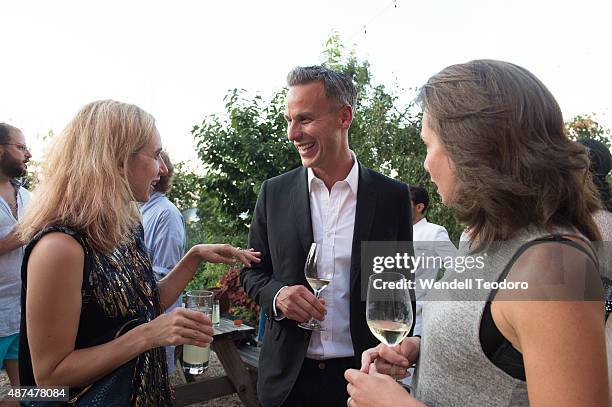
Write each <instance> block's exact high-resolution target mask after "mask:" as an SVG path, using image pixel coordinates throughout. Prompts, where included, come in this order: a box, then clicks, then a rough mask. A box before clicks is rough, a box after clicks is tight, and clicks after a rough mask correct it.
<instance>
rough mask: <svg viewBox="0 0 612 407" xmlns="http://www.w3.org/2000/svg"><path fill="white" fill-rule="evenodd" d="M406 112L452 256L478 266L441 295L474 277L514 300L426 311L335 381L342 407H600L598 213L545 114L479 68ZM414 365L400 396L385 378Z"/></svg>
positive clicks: (496, 66) (496, 297) (460, 301)
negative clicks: (446, 222) (415, 112)
mask: <svg viewBox="0 0 612 407" xmlns="http://www.w3.org/2000/svg"><path fill="white" fill-rule="evenodd" d="M418 100H419V102H420V104H421V107H422V109H423V122H422V131H421V138H422V139H423V141H424V143H425V145H426V147H427V157H426V158H425V162H424V167H425V169H426V170H427V172H428V173H429V174H430V176H431V179H432V182H433V183H434V184H436V186H437V189H438V193H439V194H440V196H441V198H442V203H443V204H445V205H447V206H449V207H451V208H452V209H453V212H454V214H455V216H456V218H457V220H458V221H459V222H461V223H463V224H465V225H466V226H467V227H468V228H469V231H470V232H469V246H464V247H463V249H462V251H461V252H460V253H459V254H460V255H462V256H466V255H481V256H482V261H483V264H482V265H476V264H475V265H473V267H468V268H466V269H465V270H464V271H463V272H462V273H458V272H455V273H453V274H452V275H448V276H447V275H445V276H444V277H443V278H442V282H449V283H450V282H451V280H454V279H457V280H458V281H461V282H463V281H468V280H472V281H473V280H474V279H477V278H483V277H486V278H487V281H490V282H496V283H500V282H502V281H510V282H515V283H521V286H522V287H521V289H519V290H512V289H504V288H500V289H497V288H496V286H495V285H492V284H491V285H489V286H488V287H483V288H482V289H480V290H478V291H475V290H472V291H467V290H463V291H462V290H449V291H448V292H446V293H444V294H443V299H452V301H448V300H447V301H426V302H425V303H424V305H423V314H422V315H423V329H422V338H418V337H408V338H406V339H405V340H404V341H403V342H402V343H401V344H400V345H398V346H396V347H393V348H390V347H386V346H384V345H379V346H378V347H376V348H373V349H370V350H368V351H366V352H364V354H363V355H362V367H361V371H357V370H349V371H347V372H346V374H345V377H346V378H347V380H348V381H349V385H348V391H349V394H350V396H351V398H350V399H349V400H348V403H347V404H348V407H361V406H404V407H406V406H457V405H471V406H482V405H487V406H532V407H540V406H558V407H563V406H567V407H574V406H581V407H600V406H604V405H606V404H607V403H608V375H607V373H608V372H607V368H606V347H605V339H604V303H603V289H602V285H601V279H600V278H599V272H598V269H597V267H598V263H599V261H598V258H597V253H596V251H595V249H594V247H593V244H592V243H591V242H592V241H598V240H601V235H600V233H599V230H598V228H597V226H596V224H595V222H594V221H593V214H594V213H595V211H596V210H598V209H599V208H600V202H599V200H598V199H597V196H596V191H595V186H594V185H593V184H592V182H591V181H590V178H589V177H588V170H589V160H588V156H587V154H586V151H585V150H584V148H582V147H581V146H578V145H577V144H576V143H574V142H572V141H571V140H569V139H568V137H567V135H566V133H565V126H564V122H563V116H562V114H561V109H560V108H559V105H558V104H557V102H556V101H555V99H554V97H553V96H552V94H551V93H550V91H549V90H548V89H547V88H546V87H545V86H544V84H542V82H540V81H539V80H538V79H537V78H536V77H535V76H534V75H533V74H532V73H531V72H529V71H528V70H526V69H524V68H522V67H519V66H517V65H514V64H511V63H508V62H502V61H493V60H476V61H471V62H467V63H464V64H458V65H452V66H449V67H447V68H445V69H443V70H442V71H441V72H439V73H438V74H436V75H434V76H433V77H432V78H430V79H429V81H428V82H427V83H426V84H425V86H423V88H422V89H421V91H420V94H419V99H418ZM485 255H486V256H485ZM456 271H457V270H456ZM525 284H526V285H525ZM417 359H418V366H417V370H416V372H415V380H414V382H415V386H414V392H413V393H412V394H408V393H407V392H405V391H404V389H403V388H402V387H401V386H400V385H399V384H397V383H396V382H395V380H393V378H392V377H391V376H389V375H393V376H396V377H403V376H405V374H406V368H407V367H409V366H410V365H411V363H413V362H415V361H417ZM388 374H389V375H388Z"/></svg>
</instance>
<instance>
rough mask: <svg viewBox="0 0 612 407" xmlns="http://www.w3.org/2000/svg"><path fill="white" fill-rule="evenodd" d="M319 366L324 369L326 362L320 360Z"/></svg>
mask: <svg viewBox="0 0 612 407" xmlns="http://www.w3.org/2000/svg"><path fill="white" fill-rule="evenodd" d="M318 367H319V369H321V370H324V369H325V362H319V365H318Z"/></svg>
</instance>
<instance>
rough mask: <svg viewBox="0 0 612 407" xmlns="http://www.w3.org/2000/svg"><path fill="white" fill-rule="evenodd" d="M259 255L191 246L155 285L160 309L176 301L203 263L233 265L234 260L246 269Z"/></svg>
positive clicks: (221, 246) (219, 246) (223, 247)
mask: <svg viewBox="0 0 612 407" xmlns="http://www.w3.org/2000/svg"><path fill="white" fill-rule="evenodd" d="M259 255H260V253H259V252H253V251H248V250H238V249H237V248H235V247H233V246H230V245H228V244H199V245H196V246H193V247H192V248H191V249H189V251H188V252H187V254H186V255H185V256H184V257H183V258H182V259H181V260H180V261H179V262H178V264H177V265H176V266H175V267H174V269H172V271H171V272H170V273H168V275H167V276H166V277H164V278H162V279H161V280H160V281H159V282H158V283H157V287H158V289H159V298H160V302H161V306H162V308H164V309H166V308H168V307H169V306H170V305H172V304H173V303H174V302H175V301H176V299H177V298H178V296H179V295H180V294H181V292H183V290H184V289H185V287H186V286H187V283H189V281H190V280H191V279H192V278H193V275H194V274H195V272H196V270H197V268H198V266H199V265H200V263H202V262H203V261H207V262H209V263H225V264H235V263H236V259H238V260H239V261H241V262H242V263H243V264H245V265H246V266H247V267H250V266H251V262H256V263H257V262H259Z"/></svg>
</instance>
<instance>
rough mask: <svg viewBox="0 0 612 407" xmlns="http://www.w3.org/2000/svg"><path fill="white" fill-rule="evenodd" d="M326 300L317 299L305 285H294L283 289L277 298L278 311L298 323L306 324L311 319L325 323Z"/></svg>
mask: <svg viewBox="0 0 612 407" xmlns="http://www.w3.org/2000/svg"><path fill="white" fill-rule="evenodd" d="M324 305H325V300H323V299H321V300H319V299H317V297H315V296H314V294H313V293H311V292H310V291H308V289H307V288H306V287H304V286H303V285H292V286H289V287H285V288H282V289H281V291H280V292H279V293H278V296H277V297H276V304H275V306H276V310H277V311H279V312H282V313H283V315H284V316H285V317H286V318H289V319H292V320H294V321H298V322H306V321H308V320H309V319H310V318H314V319H317V320H319V321H323V319H325V314H326V313H327V311H326V310H325V307H324Z"/></svg>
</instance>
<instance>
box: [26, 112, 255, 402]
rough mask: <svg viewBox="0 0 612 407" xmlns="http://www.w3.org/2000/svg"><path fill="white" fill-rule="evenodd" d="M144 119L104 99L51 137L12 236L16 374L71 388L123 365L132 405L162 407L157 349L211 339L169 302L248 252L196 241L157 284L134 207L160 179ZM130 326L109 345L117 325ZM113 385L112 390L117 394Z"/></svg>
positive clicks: (206, 325)
mask: <svg viewBox="0 0 612 407" xmlns="http://www.w3.org/2000/svg"><path fill="white" fill-rule="evenodd" d="M161 149H162V147H161V139H160V136H159V133H158V131H157V129H156V127H155V120H154V118H153V117H152V116H151V115H150V114H148V113H146V112H145V111H143V110H142V109H140V108H139V107H137V106H134V105H130V104H126V103H121V102H117V101H112V100H103V101H97V102H93V103H90V104H88V105H86V106H85V107H83V109H81V111H79V112H78V113H77V115H76V116H75V117H74V118H73V119H72V121H71V122H70V123H69V124H68V126H67V127H66V128H65V130H64V131H63V132H62V133H61V134H60V135H59V136H58V137H57V138H56V139H55V140H54V141H53V145H52V147H51V150H50V153H49V156H48V159H47V163H46V166H45V169H44V176H43V179H42V181H41V183H40V187H39V188H38V189H37V190H36V191H35V192H34V193H35V199H34V201H33V202H32V205H31V206H30V207H29V210H28V211H27V213H26V214H25V216H24V217H23V219H22V221H21V224H20V229H19V233H20V234H21V235H22V237H23V238H24V239H25V241H29V242H30V243H29V244H28V246H27V248H26V251H25V256H24V262H23V267H22V284H23V289H22V291H23V293H25V295H22V320H21V343H20V345H21V352H20V355H19V359H20V368H21V371H20V379H21V384H22V385H24V386H60V385H62V386H69V387H70V389H71V396H73V395H75V394H78V393H80V390H81V388H84V387H86V386H88V385H90V384H93V383H95V382H96V381H98V380H100V379H101V378H104V377H108V376H107V375H109V374H111V375H112V374H113V372H116V371H117V369H118V368H119V367H121V366H125V365H126V363H127V362H130V361H131V362H134V363H133V366H134V367H133V369H134V371H133V372H131V373H130V375H129V377H131V378H132V380H131V383H129V386H128V387H127V392H128V393H129V394H124V396H126V397H128V398H129V400H130V404H132V405H170V404H171V395H170V389H169V383H168V375H167V372H166V363H165V354H164V352H163V348H162V347H163V346H168V345H180V344H192V345H197V346H207V345H208V344H209V343H210V342H211V341H212V334H213V330H212V326H211V321H210V319H209V318H208V317H206V316H204V314H202V313H199V312H195V311H191V310H186V309H181V308H179V309H176V310H174V311H173V312H172V313H170V314H163V313H162V310H163V309H164V308H165V307H166V306H168V305H169V304H172V303H174V301H176V299H177V298H178V296H179V294H180V293H181V292H182V290H183V289H184V288H185V286H186V284H187V283H188V282H189V280H190V279H191V278H192V277H193V275H194V273H195V271H196V269H197V266H198V265H199V264H200V263H201V262H202V261H208V262H215V263H219V262H222V263H228V264H231V263H234V261H235V260H234V259H235V258H238V259H239V260H240V261H242V262H243V263H245V264H247V265H248V264H250V262H251V261H255V262H257V261H259V260H258V255H259V254H258V253H253V252H249V251H244V250H239V249H237V248H234V247H232V246H230V245H196V246H194V247H192V248H191V249H190V250H189V251H188V252H187V254H186V255H185V257H183V259H181V261H180V262H179V263H178V264H177V265H176V267H175V268H174V269H173V270H172V271H171V272H170V273H169V274H168V275H167V276H166V277H165V278H164V279H163V280H161V281H159V282H158V283H157V284H156V283H155V281H154V278H153V274H152V270H151V263H150V260H149V258H148V255H147V252H146V249H145V247H144V242H143V232H142V226H141V225H140V216H139V213H138V209H137V206H136V202H137V201H138V202H145V201H147V200H148V199H149V195H150V193H151V192H152V190H153V186H154V185H155V183H156V182H157V181H159V177H160V175H163V174H165V173H166V172H167V168H166V165H165V163H164V161H163V159H162V158H161V156H160V152H161ZM133 320H139V321H140V322H142V323H141V324H140V325H138V326H136V327H135V328H133V329H132V330H130V331H128V332H127V333H125V334H123V335H122V336H119V337H117V338H115V333H116V332H117V330H118V329H119V327H121V326H123V325H125V323H126V322H129V321H133ZM122 389H123V388H122Z"/></svg>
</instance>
